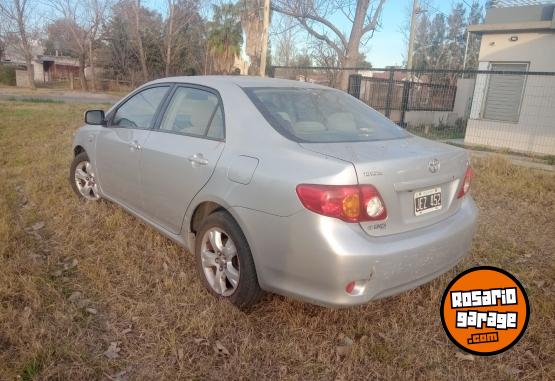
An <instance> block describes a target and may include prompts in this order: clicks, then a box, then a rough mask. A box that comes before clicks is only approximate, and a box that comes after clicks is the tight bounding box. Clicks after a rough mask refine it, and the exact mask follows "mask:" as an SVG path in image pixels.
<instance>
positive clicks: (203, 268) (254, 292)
mask: <svg viewBox="0 0 555 381" xmlns="http://www.w3.org/2000/svg"><path fill="white" fill-rule="evenodd" d="M195 254H196V259H197V265H198V269H199V273H200V276H201V279H202V282H203V284H204V286H205V287H206V288H207V289H208V291H210V292H211V293H212V294H213V295H216V296H219V297H223V298H226V299H228V300H229V301H230V302H231V303H233V304H234V305H235V306H237V307H239V308H248V307H251V306H253V305H254V304H256V303H257V302H258V301H259V299H260V298H261V296H262V294H263V291H262V290H261V289H260V286H259V285H258V278H257V275H256V269H255V267H254V261H253V259H252V255H251V251H250V248H249V245H248V243H247V240H246V239H245V236H244V235H243V232H242V231H241V229H240V228H239V226H238V225H237V223H236V222H235V220H234V219H233V218H232V217H231V216H230V215H229V214H228V213H227V212H225V211H219V212H215V213H213V214H211V215H209V216H208V217H207V218H206V219H205V220H204V222H203V223H202V226H201V228H200V229H199V231H198V234H197V238H196V240H195Z"/></svg>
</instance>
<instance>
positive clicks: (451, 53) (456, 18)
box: [446, 3, 466, 70]
mask: <svg viewBox="0 0 555 381" xmlns="http://www.w3.org/2000/svg"><path fill="white" fill-rule="evenodd" d="M465 13H466V9H465V7H464V4H463V3H457V4H455V6H453V9H452V10H451V14H450V15H449V17H447V35H446V37H447V49H448V58H447V62H448V67H447V68H448V69H455V70H456V69H462V66H463V59H464V49H465V38H464V35H465V29H466V17H465Z"/></svg>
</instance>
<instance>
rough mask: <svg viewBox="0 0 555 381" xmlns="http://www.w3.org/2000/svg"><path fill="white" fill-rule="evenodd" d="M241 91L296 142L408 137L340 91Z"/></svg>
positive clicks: (272, 122)
mask: <svg viewBox="0 0 555 381" xmlns="http://www.w3.org/2000/svg"><path fill="white" fill-rule="evenodd" d="M244 91H245V92H246V93H247V95H248V96H249V98H250V99H251V100H252V102H253V103H254V104H255V106H256V107H257V108H258V109H259V110H260V112H261V113H262V115H264V117H265V118H266V120H267V121H268V122H269V123H270V124H271V125H272V126H273V127H274V128H275V129H276V130H277V131H278V132H280V133H281V134H282V135H284V136H286V137H287V138H289V139H292V140H294V141H297V142H307V143H326V142H327V143H332V142H334V143H337V142H363V141H375V140H388V139H400V138H405V137H408V136H410V135H409V134H407V133H406V132H405V131H404V130H403V129H401V128H400V127H398V126H397V125H395V124H394V123H392V122H391V121H390V120H389V119H387V118H385V117H384V116H383V115H382V114H380V113H379V112H377V111H375V110H374V109H372V108H370V107H368V106H366V105H365V104H364V103H362V102H360V101H358V100H357V99H355V98H353V97H352V96H351V95H349V94H347V93H344V92H342V91H338V90H333V89H329V90H327V89H311V88H300V87H299V88H295V87H290V88H282V87H264V88H262V87H248V88H244Z"/></svg>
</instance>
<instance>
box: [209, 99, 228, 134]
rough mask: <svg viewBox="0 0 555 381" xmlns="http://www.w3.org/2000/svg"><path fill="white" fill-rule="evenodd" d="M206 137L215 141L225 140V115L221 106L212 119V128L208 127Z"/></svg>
mask: <svg viewBox="0 0 555 381" xmlns="http://www.w3.org/2000/svg"><path fill="white" fill-rule="evenodd" d="M206 136H208V137H209V138H213V139H223V138H224V113H223V112H222V107H221V106H218V109H217V110H216V113H215V114H214V117H213V118H212V123H210V127H208V132H207V133H206Z"/></svg>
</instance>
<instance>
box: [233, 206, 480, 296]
mask: <svg viewBox="0 0 555 381" xmlns="http://www.w3.org/2000/svg"><path fill="white" fill-rule="evenodd" d="M235 212H236V213H237V216H238V217H239V218H240V220H241V225H243V227H244V229H245V230H246V232H247V239H248V240H249V243H250V245H251V249H252V252H253V256H254V260H255V265H256V270H257V274H258V280H259V283H260V285H261V287H262V288H263V289H265V290H268V291H272V292H275V293H278V294H283V295H287V296H291V297H293V298H296V299H301V300H303V301H307V302H311V303H315V304H319V305H325V306H349V305H357V304H363V303H366V302H368V301H370V300H374V299H378V298H382V297H386V296H390V295H394V294H397V293H400V292H402V291H405V290H409V289H412V288H414V287H417V286H419V285H421V284H424V283H426V282H428V281H430V280H432V279H434V278H436V277H438V276H439V275H441V274H442V273H444V272H446V271H447V270H449V269H451V268H452V267H453V266H455V265H456V264H457V262H458V261H459V260H460V258H461V257H463V256H464V255H465V254H466V253H467V252H468V250H469V249H470V245H471V242H472V237H473V235H474V231H475V225H476V219H477V214H478V213H477V209H476V206H475V204H474V201H473V200H472V199H471V198H470V197H466V198H465V200H464V201H463V203H462V205H461V208H460V209H459V211H458V212H457V213H456V214H455V215H453V216H451V217H449V218H447V219H445V220H443V221H441V222H439V223H437V224H434V225H431V226H428V227H425V228H421V229H417V230H414V231H411V232H407V233H401V234H395V235H390V236H385V237H371V236H369V235H367V234H366V233H364V232H363V230H362V229H361V228H360V226H359V225H358V224H348V223H345V222H342V221H340V220H337V219H333V218H329V217H324V216H320V215H318V214H315V213H312V212H309V211H306V210H303V211H301V212H299V213H297V214H295V215H292V216H289V217H277V216H273V215H269V214H266V213H261V212H257V211H253V210H250V209H245V208H237V209H236V210H235ZM351 281H360V283H359V284H362V285H363V287H360V288H358V287H357V290H358V291H359V294H358V295H350V294H348V293H347V292H346V291H345V286H346V285H347V283H349V282H351Z"/></svg>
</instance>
